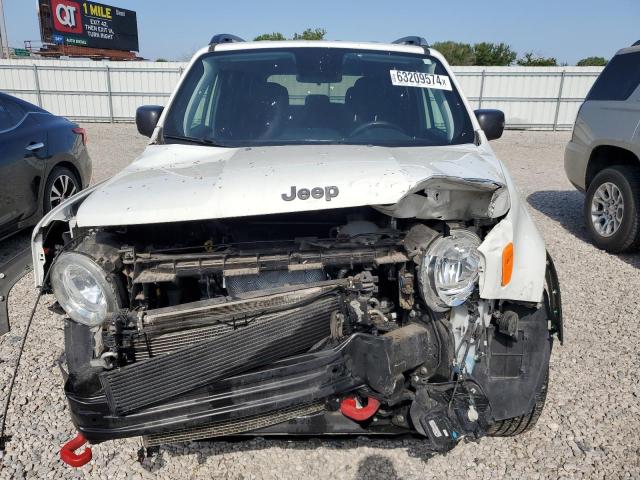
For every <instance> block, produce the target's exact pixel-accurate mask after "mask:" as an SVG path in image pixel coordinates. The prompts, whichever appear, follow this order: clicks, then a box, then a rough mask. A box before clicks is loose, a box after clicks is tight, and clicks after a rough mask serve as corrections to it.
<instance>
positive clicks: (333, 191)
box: [281, 185, 340, 202]
mask: <svg viewBox="0 0 640 480" xmlns="http://www.w3.org/2000/svg"><path fill="white" fill-rule="evenodd" d="M296 188H297V187H296V186H295V185H292V186H291V193H289V194H288V195H287V194H286V193H283V194H282V195H281V197H282V199H283V200H284V201H285V202H290V201H291V200H295V198H296V197H298V198H299V199H300V200H308V199H309V198H310V197H313V198H315V199H316V200H319V199H321V198H322V197H324V198H325V200H326V201H327V202H330V201H331V199H332V198H335V197H337V196H338V194H339V193H340V190H338V187H335V186H331V187H324V188H322V187H314V188H312V189H311V190H309V189H308V188H301V189H300V190H298V191H297V192H296Z"/></svg>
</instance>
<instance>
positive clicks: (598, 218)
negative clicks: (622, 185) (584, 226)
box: [591, 182, 624, 237]
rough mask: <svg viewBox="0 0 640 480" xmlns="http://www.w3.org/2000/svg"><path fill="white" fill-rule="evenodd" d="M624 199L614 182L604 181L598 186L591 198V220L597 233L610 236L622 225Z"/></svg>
mask: <svg viewBox="0 0 640 480" xmlns="http://www.w3.org/2000/svg"><path fill="white" fill-rule="evenodd" d="M623 216H624V199H623V198H622V192H621V191H620V189H619V188H618V187H617V185H616V184H615V183H612V182H605V183H603V184H602V185H600V186H599V187H598V189H597V190H596V191H595V193H594V195H593V199H592V200H591V222H592V224H593V228H594V229H595V230H596V232H597V233H598V235H601V236H603V237H610V236H612V235H614V234H615V233H616V232H617V231H618V230H619V229H620V225H622V218H623Z"/></svg>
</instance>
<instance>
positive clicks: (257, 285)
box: [224, 270, 327, 296]
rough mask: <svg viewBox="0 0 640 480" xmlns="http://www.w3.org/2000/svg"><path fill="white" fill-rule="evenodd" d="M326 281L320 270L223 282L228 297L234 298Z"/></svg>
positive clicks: (247, 277) (233, 279)
mask: <svg viewBox="0 0 640 480" xmlns="http://www.w3.org/2000/svg"><path fill="white" fill-rule="evenodd" d="M326 279H327V276H326V275H325V274H324V272H323V271H322V270H298V271H295V270H294V271H290V270H278V271H267V272H261V273H259V274H257V275H238V276H230V277H225V279H224V282H225V286H226V288H227V291H228V292H229V295H231V296H236V295H238V294H240V293H244V292H251V291H255V290H267V289H269V288H276V287H284V286H287V285H301V284H304V283H312V282H321V281H323V280H326Z"/></svg>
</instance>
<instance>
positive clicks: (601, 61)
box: [576, 57, 609, 67]
mask: <svg viewBox="0 0 640 480" xmlns="http://www.w3.org/2000/svg"><path fill="white" fill-rule="evenodd" d="M608 62H609V61H608V60H607V59H606V58H604V57H587V58H583V59H582V60H579V61H578V63H576V65H577V66H578V67H604V66H605V65H606V64H607V63H608Z"/></svg>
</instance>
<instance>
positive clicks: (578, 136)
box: [564, 41, 640, 253]
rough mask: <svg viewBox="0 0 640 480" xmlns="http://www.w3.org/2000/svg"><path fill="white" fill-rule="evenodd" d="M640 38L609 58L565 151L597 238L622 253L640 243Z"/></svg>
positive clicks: (567, 167)
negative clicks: (583, 197) (583, 193)
mask: <svg viewBox="0 0 640 480" xmlns="http://www.w3.org/2000/svg"><path fill="white" fill-rule="evenodd" d="M639 85H640V41H638V42H636V43H634V44H633V45H632V46H631V47H629V48H624V49H622V50H620V51H619V52H618V53H616V55H615V56H614V57H613V58H612V59H611V61H610V62H609V63H608V64H607V66H606V68H605V69H604V70H603V71H602V73H601V74H600V76H599V77H598V79H597V80H596V82H595V84H594V85H593V87H592V88H591V90H590V91H589V94H588V95H587V98H586V99H585V102H584V103H583V104H582V107H580V111H579V112H578V118H577V119H576V123H575V126H574V128H573V135H572V137H571V141H570V142H569V144H568V145H567V148H566V151H565V156H564V168H565V171H566V172H567V177H568V178H569V180H570V181H571V183H573V185H574V186H575V187H576V188H577V189H578V190H580V191H583V192H586V198H585V203H584V216H585V221H586V224H587V229H588V230H589V233H590V235H591V237H592V238H593V241H594V243H595V244H596V245H597V246H598V247H600V248H602V249H604V250H607V251H609V252H614V253H619V252H625V251H629V250H634V249H636V248H638V247H639V246H640V87H639Z"/></svg>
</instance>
